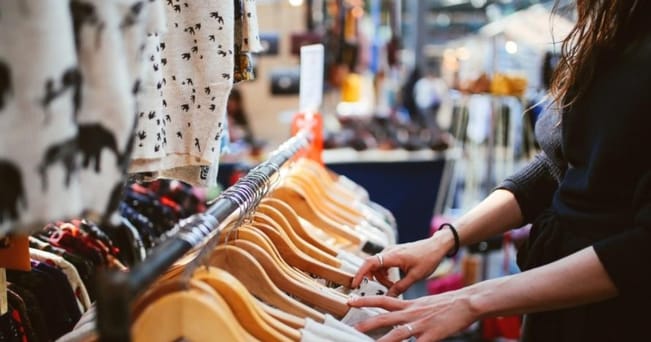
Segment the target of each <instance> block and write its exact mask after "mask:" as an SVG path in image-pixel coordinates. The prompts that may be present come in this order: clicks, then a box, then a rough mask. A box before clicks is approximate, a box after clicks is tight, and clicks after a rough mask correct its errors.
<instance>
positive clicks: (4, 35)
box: [0, 0, 150, 236]
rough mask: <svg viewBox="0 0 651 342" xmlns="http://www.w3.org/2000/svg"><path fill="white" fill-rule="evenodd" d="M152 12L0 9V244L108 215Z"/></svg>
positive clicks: (91, 1) (129, 4)
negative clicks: (63, 222) (15, 235)
mask: <svg viewBox="0 0 651 342" xmlns="http://www.w3.org/2000/svg"><path fill="white" fill-rule="evenodd" d="M149 9H150V6H148V5H147V4H143V3H141V2H140V1H136V0H84V1H82V0H62V1H38V0H2V1H0V13H1V14H2V15H1V16H0V79H1V80H0V84H1V86H0V139H1V140H0V188H2V189H3V192H4V197H3V200H2V201H0V236H1V235H5V234H6V233H7V232H9V231H19V232H22V233H30V232H32V231H34V230H38V229H40V228H41V227H42V225H43V223H44V222H51V221H56V220H60V219H64V218H69V217H75V216H79V215H81V214H82V212H89V213H94V214H97V215H98V216H99V217H100V220H104V219H108V218H109V217H111V216H112V214H114V213H115V209H117V204H118V200H119V195H120V194H121V189H122V183H123V180H124V170H125V169H126V163H127V161H128V157H129V154H130V148H131V147H130V146H131V144H130V139H129V138H130V137H132V136H133V135H132V130H133V128H134V122H135V98H134V93H133V92H132V89H133V88H134V82H135V77H133V75H137V74H138V70H136V69H138V65H139V60H140V59H139V57H140V50H139V49H138V48H137V47H138V46H139V45H140V42H141V41H142V40H143V39H144V36H142V37H141V35H140V33H141V32H143V31H144V30H143V27H144V26H145V25H146V24H147V23H146V17H147V16H148V13H149Z"/></svg>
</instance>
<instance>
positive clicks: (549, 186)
mask: <svg viewBox="0 0 651 342" xmlns="http://www.w3.org/2000/svg"><path fill="white" fill-rule="evenodd" d="M559 175H560V169H559V167H558V166H556V165H555V164H554V163H553V162H552V161H551V160H550V159H549V158H548V157H547V155H546V154H545V152H540V153H539V154H537V155H536V156H535V157H534V159H533V160H532V161H531V162H530V163H529V164H527V165H526V166H525V167H524V168H523V169H521V170H520V171H518V172H516V173H515V174H514V175H512V176H511V177H508V178H507V179H505V180H504V181H503V182H502V184H500V185H499V186H498V187H497V189H504V190H508V191H510V192H512V193H513V195H514V196H515V199H516V201H517V202H518V205H519V206H520V210H521V211H522V216H523V217H524V222H525V223H530V222H532V221H533V220H534V219H535V218H536V216H538V214H540V213H541V212H542V211H543V210H544V209H546V208H548V207H549V206H550V204H551V200H552V197H553V196H554V192H555V191H556V189H557V188H558V184H559V181H558V179H559Z"/></svg>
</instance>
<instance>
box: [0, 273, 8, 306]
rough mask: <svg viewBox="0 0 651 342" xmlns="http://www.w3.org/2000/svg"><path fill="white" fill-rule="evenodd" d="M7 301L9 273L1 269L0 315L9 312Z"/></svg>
mask: <svg viewBox="0 0 651 342" xmlns="http://www.w3.org/2000/svg"><path fill="white" fill-rule="evenodd" d="M7 301H8V300H7V272H6V270H5V269H4V268H0V315H4V314H6V313H7V312H8V311H9V304H8V303H7Z"/></svg>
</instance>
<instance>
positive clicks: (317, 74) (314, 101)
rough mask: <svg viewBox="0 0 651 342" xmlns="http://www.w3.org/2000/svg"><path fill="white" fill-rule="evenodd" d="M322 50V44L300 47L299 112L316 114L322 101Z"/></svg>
mask: <svg viewBox="0 0 651 342" xmlns="http://www.w3.org/2000/svg"><path fill="white" fill-rule="evenodd" d="M323 54H324V48H323V45H322V44H314V45H306V46H303V47H301V79H300V91H299V94H300V96H299V103H300V107H299V112H301V113H309V112H313V113H317V112H319V109H320V107H321V102H322V100H323V63H324V58H323Z"/></svg>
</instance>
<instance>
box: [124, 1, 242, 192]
mask: <svg viewBox="0 0 651 342" xmlns="http://www.w3.org/2000/svg"><path fill="white" fill-rule="evenodd" d="M166 14H167V27H168V31H167V32H166V33H165V34H163V35H162V36H160V37H159V38H160V43H159V45H158V47H156V46H155V43H152V42H150V44H149V46H150V49H149V50H148V52H149V53H150V56H153V57H150V59H151V63H158V58H159V56H157V55H156V54H157V53H159V54H160V64H159V65H158V68H159V69H160V70H161V71H162V79H161V81H160V83H158V82H157V83H156V87H157V89H158V88H160V89H161V91H162V98H159V95H160V93H157V92H155V91H150V92H148V93H147V97H148V98H147V99H144V100H143V101H144V102H146V103H149V104H150V105H151V106H152V107H151V109H150V110H149V111H144V112H141V113H140V115H142V118H141V121H140V122H139V124H138V138H137V139H138V142H137V143H136V146H135V153H134V160H133V161H132V164H131V166H130V168H129V171H130V172H131V173H148V178H174V179H179V180H182V181H185V182H187V183H190V184H193V185H200V186H208V185H214V184H215V183H216V165H217V164H218V161H219V155H220V150H221V146H220V145H221V137H222V134H223V132H222V131H223V128H224V127H223V122H224V120H225V113H226V101H227V98H228V95H229V93H230V90H231V87H232V82H233V80H232V75H233V68H234V54H233V46H234V3H233V1H200V0H185V1H183V2H176V1H168V2H167V6H166ZM151 40H152V41H155V40H156V38H151ZM152 44H153V48H154V49H153V50H152V49H151V47H152ZM152 68H154V64H152ZM157 101H160V103H161V104H162V108H160V107H158V102H157ZM211 166H212V169H211Z"/></svg>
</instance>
